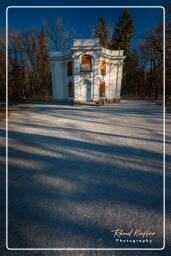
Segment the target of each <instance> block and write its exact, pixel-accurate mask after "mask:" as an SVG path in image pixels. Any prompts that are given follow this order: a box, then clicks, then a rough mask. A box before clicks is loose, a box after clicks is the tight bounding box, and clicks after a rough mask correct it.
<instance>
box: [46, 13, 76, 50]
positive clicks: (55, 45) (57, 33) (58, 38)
mask: <svg viewBox="0 0 171 256" xmlns="http://www.w3.org/2000/svg"><path fill="white" fill-rule="evenodd" d="M43 27H44V31H45V34H46V36H47V38H48V40H49V47H50V48H52V49H55V50H61V49H66V48H68V47H69V42H70V40H71V39H72V38H73V35H74V32H73V30H71V29H67V28H66V27H65V26H64V24H63V21H62V19H61V17H57V18H56V20H55V22H50V21H44V22H43Z"/></svg>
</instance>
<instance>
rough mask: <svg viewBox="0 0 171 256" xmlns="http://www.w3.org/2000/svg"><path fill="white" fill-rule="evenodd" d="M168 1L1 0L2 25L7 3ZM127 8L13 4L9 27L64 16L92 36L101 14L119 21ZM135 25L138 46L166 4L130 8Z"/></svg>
mask: <svg viewBox="0 0 171 256" xmlns="http://www.w3.org/2000/svg"><path fill="white" fill-rule="evenodd" d="M167 2H170V1H166V0H165V1H163V0H148V1H147V0H144V1H141V0H139V1H134V0H127V1H126V0H120V1H117V0H106V1H104V0H92V1H89V0H87V1H84V0H82V1H81V0H73V1H71V0H70V1H67V0H63V1H60V0H59V1H56V0H34V1H33V0H29V1H28V0H25V1H21V0H7V1H5V0H1V12H3V15H1V20H0V22H1V26H3V25H4V22H5V8H6V7H7V6H23V5H24V6H26V5H27V6H35V5H37V6H58V5H65V6H68V5H69V6H74V5H77V6H80V5H81V6H82V5H84V6H88V5H89V6H90V5H91V6H92V5H93V6H104V5H105V6H135V5H137V4H138V5H141V6H145V5H146V6H164V5H165V4H166V3H167ZM123 9H124V8H54V7H53V8H9V9H8V23H9V28H13V29H15V30H17V31H27V30H29V29H32V28H36V29H37V30H41V29H42V21H43V20H51V21H54V20H55V18H56V17H57V16H60V17H61V18H62V20H63V22H64V24H65V25H66V26H68V27H71V28H72V29H74V31H75V32H76V37H90V36H91V34H90V31H91V29H90V27H92V26H94V25H95V24H97V21H98V19H99V18H100V17H103V18H104V19H105V20H106V21H107V22H112V23H116V22H118V18H119V16H120V15H121V14H122V12H123ZM128 11H129V13H130V14H131V16H132V18H133V22H134V25H135V32H136V36H135V39H134V40H133V46H135V47H136V45H137V44H138V42H139V40H140V37H141V36H142V35H143V33H144V32H146V31H148V30H149V29H150V28H152V27H154V26H155V25H157V24H158V23H159V22H162V20H163V9H162V8H154V7H153V8H128Z"/></svg>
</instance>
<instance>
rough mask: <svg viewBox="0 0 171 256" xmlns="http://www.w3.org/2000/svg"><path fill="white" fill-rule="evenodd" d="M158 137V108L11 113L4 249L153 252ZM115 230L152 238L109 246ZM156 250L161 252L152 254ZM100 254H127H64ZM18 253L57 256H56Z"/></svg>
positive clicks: (33, 108)
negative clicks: (144, 233) (142, 233)
mask: <svg viewBox="0 0 171 256" xmlns="http://www.w3.org/2000/svg"><path fill="white" fill-rule="evenodd" d="M166 121H167V122H166V123H167V128H168V130H167V135H168V136H167V144H166V146H167V152H166V159H167V166H166V167H167V170H168V172H167V182H168V190H167V192H170V188H169V180H170V173H169V168H170V167H171V155H170V154H171V150H169V146H170V144H171V140H170V138H171V125H170V123H171V121H170V118H169V115H168V117H167V120H166ZM169 129H170V130H169ZM162 133H163V131H162V107H161V106H159V105H156V104H155V103H151V102H148V101H143V100H141V101H138V100H124V101H123V102H121V103H119V104H111V105H106V106H69V105H56V104H53V103H51V102H45V103H42V102H37V103H32V104H23V105H18V106H17V107H16V108H12V110H11V114H10V117H9V159H8V164H9V177H8V180H9V182H8V186H9V201H8V203H9V204H8V206H9V232H8V236H9V241H8V246H9V247H10V248H41V247H46V248H119V247H122V248H123V247H147V248H149V247H152V248H153V247H155V248H161V247H162V246H163V241H162V229H163V210H162V206H163V175H162V172H163V168H162V158H163V144H162V139H163V137H162V136H163V135H162ZM4 135H5V130H2V137H4ZM3 140H4V139H3ZM3 148H4V145H3ZM1 152H3V151H1ZM168 220H169V219H168ZM168 225H169V224H168ZM168 225H167V227H168ZM116 228H121V229H123V230H124V231H130V230H131V229H133V230H136V229H137V228H141V229H142V230H143V231H145V230H146V231H147V230H148V231H153V232H155V233H156V235H155V236H154V238H153V241H152V243H151V244H147V243H145V244H142V243H136V244H126V243H116V241H115V238H114V237H113V236H112V233H111V230H113V229H116ZM167 239H169V238H167ZM168 248H170V245H169V244H168ZM4 253H6V254H4V255H7V252H4ZM10 253H11V254H10ZM12 253H13V254H12ZM27 253H28V254H27ZM162 253H163V255H164V253H165V252H164V251H162V252H153V255H162ZM64 254H65V252H62V253H61V255H64ZM102 254H106V255H133V252H132V251H130V252H129V251H125V252H123V251H122V252H119V251H118V252H113V253H112V252H109V251H108V252H103V253H102V252H95V251H94V252H88V251H87V252H74V253H72V255H102ZM9 255H17V256H18V255H20V252H19V253H18V252H17V253H16V252H12V251H10V252H9ZM21 255H58V252H52V251H47V252H44V253H43V252H38V251H34V252H25V254H21ZM67 255H70V254H69V253H68V254H67ZM135 255H152V252H147V251H146V252H142V251H139V252H136V251H135ZM166 255H168V251H167V253H166Z"/></svg>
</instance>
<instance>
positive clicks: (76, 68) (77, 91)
mask: <svg viewBox="0 0 171 256" xmlns="http://www.w3.org/2000/svg"><path fill="white" fill-rule="evenodd" d="M73 60H74V61H73V70H74V102H79V101H80V77H79V57H78V56H77V55H76V54H73Z"/></svg>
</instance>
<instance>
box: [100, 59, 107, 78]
mask: <svg viewBox="0 0 171 256" xmlns="http://www.w3.org/2000/svg"><path fill="white" fill-rule="evenodd" d="M100 75H102V76H105V75H106V62H105V61H101V62H100Z"/></svg>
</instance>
